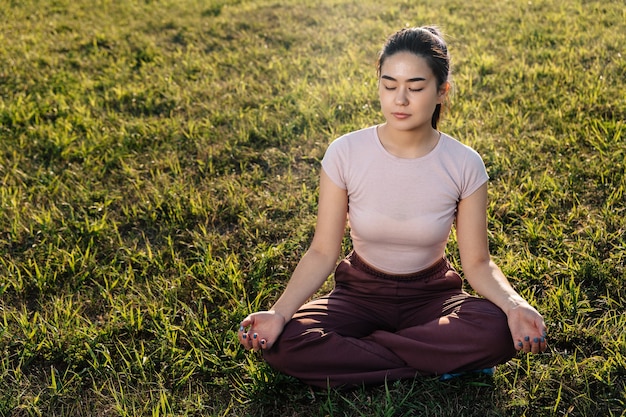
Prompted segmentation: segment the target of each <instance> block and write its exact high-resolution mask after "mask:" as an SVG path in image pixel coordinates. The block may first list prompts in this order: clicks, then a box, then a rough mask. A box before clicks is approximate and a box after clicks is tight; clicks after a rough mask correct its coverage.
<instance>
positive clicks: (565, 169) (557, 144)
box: [0, 0, 626, 417]
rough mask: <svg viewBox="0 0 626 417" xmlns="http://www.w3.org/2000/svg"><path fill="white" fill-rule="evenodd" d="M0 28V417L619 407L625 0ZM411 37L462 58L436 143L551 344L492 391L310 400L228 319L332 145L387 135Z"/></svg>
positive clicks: (483, 383)
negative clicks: (461, 177)
mask: <svg viewBox="0 0 626 417" xmlns="http://www.w3.org/2000/svg"><path fill="white" fill-rule="evenodd" d="M0 16H2V24H1V25H0V181H1V182H0V184H1V186H0V354H1V356H0V415H2V416H16V417H19V416H46V417H51V416H153V417H155V416H318V415H319V416H413V415H423V416H452V415H454V416H528V417H534V416H626V411H625V409H626V393H625V392H626V316H625V315H624V311H625V310H626V268H625V263H626V243H625V241H626V237H625V236H626V220H625V218H626V201H625V200H626V198H625V195H624V194H625V190H626V175H625V165H626V164H625V160H626V94H625V93H624V92H625V91H626V46H625V45H626V5H625V4H624V2H623V1H622V0H604V1H593V0H572V1H558V0H532V1H527V0H524V1H520V0H503V1H499V2H494V1H488V0H472V1H467V0H440V1H434V0H423V1H419V2H417V1H408V0H405V1H388V0H382V1H374V0H358V1H357V0H351V1H347V0H315V1H313V0H284V1H278V0H239V1H236V0H232V1H228V0H127V1H112V0H91V1H88V0H48V1H45V0H20V1H17V0H7V1H3V2H2V3H0ZM424 24H437V25H438V26H440V27H441V28H442V29H443V31H444V32H445V33H446V34H447V39H448V41H449V44H450V50H451V53H452V57H453V63H454V84H455V87H454V92H453V96H452V100H451V106H450V109H449V110H448V112H447V113H446V115H445V118H444V120H443V122H442V126H441V129H442V130H443V131H445V132H447V133H449V134H450V135H452V136H455V137H457V138H458V139H459V140H461V141H462V142H464V143H467V144H469V145H471V146H472V147H474V148H475V149H476V150H477V151H479V152H480V154H481V155H482V156H483V159H484V160H485V163H486V165H487V169H488V171H489V175H490V177H491V181H490V190H489V195H490V205H489V212H488V215H489V227H490V234H489V238H490V247H491V251H492V255H493V257H494V259H495V260H496V262H497V263H498V264H499V265H500V266H501V268H502V269H503V271H504V272H505V273H506V274H507V275H508V276H509V278H510V280H511V282H512V283H513V284H514V286H515V287H516V288H517V289H518V291H519V292H520V293H521V294H523V295H524V296H525V297H526V298H527V299H528V300H529V301H530V302H531V303H532V304H533V305H534V306H536V307H537V308H538V309H539V310H540V311H541V312H542V313H543V314H544V317H545V319H546V322H547V325H548V328H549V335H548V336H549V343H550V346H549V349H548V351H547V352H546V353H544V354H541V355H525V354H520V355H519V356H517V357H516V358H514V359H513V360H511V361H510V362H509V363H507V364H506V365H503V366H500V367H499V368H498V369H497V371H496V374H495V375H494V376H493V378H488V377H479V376H469V377H464V378H459V379H456V380H452V381H450V382H439V381H438V380H436V379H432V378H419V379H416V380H414V381H403V382H395V383H389V384H387V385H386V386H382V387H370V388H362V389H357V390H354V391H349V392H342V391H334V390H329V391H312V390H309V389H308V388H307V387H306V386H304V385H302V384H301V383H299V382H298V381H296V380H294V379H291V378H289V377H286V376H283V375H280V374H277V373H275V372H274V371H272V370H271V369H270V368H269V367H268V366H267V365H265V364H264V363H263V361H262V360H261V358H260V356H259V355H258V354H255V353H252V352H246V351H245V350H243V349H242V348H241V347H240V346H239V344H238V342H237V340H236V330H237V328H238V323H239V321H240V320H241V319H242V318H243V317H245V315H247V314H248V313H249V312H252V311H255V310H257V309H260V308H267V307H269V306H270V305H271V304H272V302H273V301H275V300H276V298H277V296H278V295H279V294H280V292H281V290H282V289H283V288H284V286H285V284H286V282H287V280H288V279H289V276H290V272H291V271H292V270H293V268H294V267H295V265H296V263H297V262H298V260H299V258H300V256H301V255H302V254H303V252H304V251H305V250H306V248H307V245H308V243H309V242H310V239H311V237H312V233H313V228H314V225H315V215H316V204H317V200H316V198H317V194H316V193H317V181H318V174H319V164H320V160H321V158H322V156H323V154H324V151H325V149H326V146H327V145H328V144H329V143H330V142H331V141H332V140H333V139H335V138H336V137H338V136H339V135H341V134H343V133H346V132H348V131H351V130H354V129H357V128H362V127H366V126H370V125H372V124H375V123H380V122H381V121H382V117H381V115H380V112H379V104H378V102H377V96H376V93H377V92H376V74H375V67H374V64H375V60H376V57H377V52H378V50H379V48H380V47H381V45H382V42H383V41H384V39H385V38H386V36H387V35H389V34H390V33H392V32H394V31H396V30H397V29H399V28H401V27H403V26H406V25H424ZM344 246H345V248H344V249H345V251H348V250H349V249H350V244H349V242H348V240H347V239H346V241H345V245H344ZM448 254H449V258H450V259H451V260H452V261H453V262H454V263H455V264H457V266H458V256H457V252H456V245H455V240H454V236H452V240H451V242H450V244H449V247H448ZM459 268H460V266H459ZM331 287H332V277H329V280H328V283H327V284H326V285H325V286H324V288H322V289H321V290H320V293H321V292H323V291H327V290H328V289H329V288H331Z"/></svg>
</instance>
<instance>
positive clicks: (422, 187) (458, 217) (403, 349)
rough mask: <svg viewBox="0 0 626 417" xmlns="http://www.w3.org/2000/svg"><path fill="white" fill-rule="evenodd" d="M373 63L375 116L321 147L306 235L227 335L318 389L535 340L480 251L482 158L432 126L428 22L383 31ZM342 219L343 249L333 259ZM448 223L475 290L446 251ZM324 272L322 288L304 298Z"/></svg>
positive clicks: (443, 70)
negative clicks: (256, 307) (348, 246)
mask: <svg viewBox="0 0 626 417" xmlns="http://www.w3.org/2000/svg"><path fill="white" fill-rule="evenodd" d="M377 73H378V93H379V98H380V104H381V110H382V114H383V116H384V118H385V122H384V123H382V124H379V125H375V126H371V127H368V128H365V129H362V130H358V131H355V132H351V133H348V134H346V135H344V136H342V137H340V138H338V139H336V140H335V141H333V142H332V143H331V144H330V146H329V147H328V149H327V151H326V153H325V155H324V158H323V160H322V164H321V165H322V167H321V174H320V187H319V206H318V217H317V224H316V228H315V235H314V237H313V241H312V243H311V245H310V247H309V249H308V251H307V252H306V253H305V255H304V256H303V257H302V259H301V260H300V262H299V263H298V266H297V267H296V269H295V271H294V272H293V275H292V277H291V279H290V280H289V283H288V284H287V287H286V288H285V291H284V292H283V294H282V295H281V296H280V298H279V299H278V301H276V303H275V304H274V305H273V306H272V307H271V309H270V310H268V311H260V312H255V313H252V314H250V315H249V316H248V317H246V318H245V319H244V320H243V321H242V322H241V323H240V328H239V341H240V342H241V344H242V345H243V346H244V347H245V348H246V349H254V350H262V351H263V358H264V360H266V361H267V362H268V363H269V364H270V365H271V366H272V367H273V368H275V369H277V370H279V371H281V372H283V373H285V374H288V375H292V376H294V377H296V378H298V379H300V380H302V381H303V382H305V383H307V384H310V385H313V386H318V387H350V386H358V385H363V384H380V383H384V382H385V381H391V380H397V379H404V378H414V377H416V376H419V375H424V376H435V375H439V376H441V375H446V374H447V375H450V374H456V373H462V372H469V371H478V370H489V369H492V368H493V367H494V366H495V365H497V364H500V363H504V362H506V361H508V360H509V359H511V358H512V357H513V356H514V355H515V354H516V352H517V351H524V352H533V353H537V352H541V351H544V350H545V349H546V327H545V324H544V321H543V318H542V316H541V315H540V314H539V313H538V312H537V310H535V309H534V308H533V307H532V306H530V305H529V303H528V302H527V301H525V300H524V299H523V298H522V297H521V296H520V295H519V294H518V293H517V292H516V291H515V290H514V289H513V287H512V286H511V285H510V283H509V281H508V280H507V278H506V277H505V276H504V274H503V273H502V272H501V270H500V269H499V268H498V266H497V265H496V264H495V263H494V262H493V261H492V260H491V257H490V254H489V247H488V239H487V181H488V175H487V172H486V169H485V165H484V163H483V161H482V159H481V157H480V156H479V155H478V153H477V152H476V151H474V150H473V149H471V148H469V147H468V146H466V145H464V144H462V143H460V142H459V141H457V140H456V139H454V138H452V137H450V136H448V135H446V134H445V133H442V132H440V131H439V130H438V129H437V124H438V121H439V117H440V115H441V110H442V106H443V105H444V104H445V101H446V98H447V95H448V91H449V89H450V80H449V74H450V56H449V53H448V49H447V46H446V43H445V41H444V40H443V37H442V35H441V33H440V32H439V30H438V29H436V28H434V27H420V28H405V29H402V30H400V31H398V32H396V33H394V34H393V35H391V36H390V37H389V38H388V39H387V41H386V43H385V44H384V46H383V49H382V51H381V52H380V55H379V59H378V63H377ZM347 224H349V227H350V237H351V239H352V244H353V251H352V252H351V253H349V254H348V255H347V256H346V257H345V258H344V259H342V260H341V261H340V262H339V263H338V264H337V260H338V259H339V258H340V252H341V242H342V238H343V236H344V231H345V228H346V225H347ZM453 224H454V225H455V228H456V235H457V243H458V248H459V254H460V258H461V265H462V271H463V275H464V277H465V279H466V280H467V282H468V283H469V285H471V287H472V288H473V289H474V291H475V292H476V293H478V294H479V295H480V296H475V295H470V294H469V293H467V292H465V291H464V290H463V289H462V279H461V276H460V275H459V273H458V272H457V271H456V270H455V269H454V268H453V267H452V266H451V264H450V263H449V262H448V260H447V259H446V257H445V248H446V244H447V242H448V238H449V235H450V232H451V228H452V225H453ZM333 270H334V280H335V287H334V289H333V290H332V292H330V294H328V295H327V296H325V297H322V298H319V299H315V300H313V301H309V302H307V300H309V299H310V298H311V296H312V295H313V294H314V293H315V292H316V291H317V290H318V289H319V288H320V287H321V285H322V284H323V283H324V281H325V280H326V279H327V278H328V276H329V275H330V274H331V273H332V272H333Z"/></svg>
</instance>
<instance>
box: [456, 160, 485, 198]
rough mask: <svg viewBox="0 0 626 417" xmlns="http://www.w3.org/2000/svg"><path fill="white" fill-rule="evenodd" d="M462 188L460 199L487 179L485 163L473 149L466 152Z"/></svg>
mask: <svg viewBox="0 0 626 417" xmlns="http://www.w3.org/2000/svg"><path fill="white" fill-rule="evenodd" d="M463 179H464V181H463V189H462V191H461V200H462V199H464V198H466V197H469V196H470V195H472V194H473V193H474V192H475V191H476V190H478V189H479V188H480V187H481V186H482V185H483V184H484V183H485V182H487V181H488V180H489V175H488V174H487V169H486V168H485V163H484V162H483V159H482V158H481V157H480V155H479V154H478V152H476V151H474V150H473V149H472V150H471V151H470V152H469V153H468V155H467V159H466V160H465V169H464V170H463Z"/></svg>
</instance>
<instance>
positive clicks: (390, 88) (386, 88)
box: [385, 86, 396, 91]
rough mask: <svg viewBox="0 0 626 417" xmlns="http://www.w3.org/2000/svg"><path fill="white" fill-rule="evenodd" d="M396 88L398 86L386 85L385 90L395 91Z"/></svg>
mask: <svg viewBox="0 0 626 417" xmlns="http://www.w3.org/2000/svg"><path fill="white" fill-rule="evenodd" d="M395 89H396V87H388V86H385V90H389V91H393V90H395Z"/></svg>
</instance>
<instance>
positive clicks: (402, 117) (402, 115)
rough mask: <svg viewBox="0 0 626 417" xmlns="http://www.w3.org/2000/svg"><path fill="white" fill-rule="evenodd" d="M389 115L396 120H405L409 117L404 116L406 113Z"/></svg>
mask: <svg viewBox="0 0 626 417" xmlns="http://www.w3.org/2000/svg"><path fill="white" fill-rule="evenodd" d="M391 114H392V115H393V117H395V118H396V119H406V118H407V117H409V116H411V115H410V114H406V113H391Z"/></svg>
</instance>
